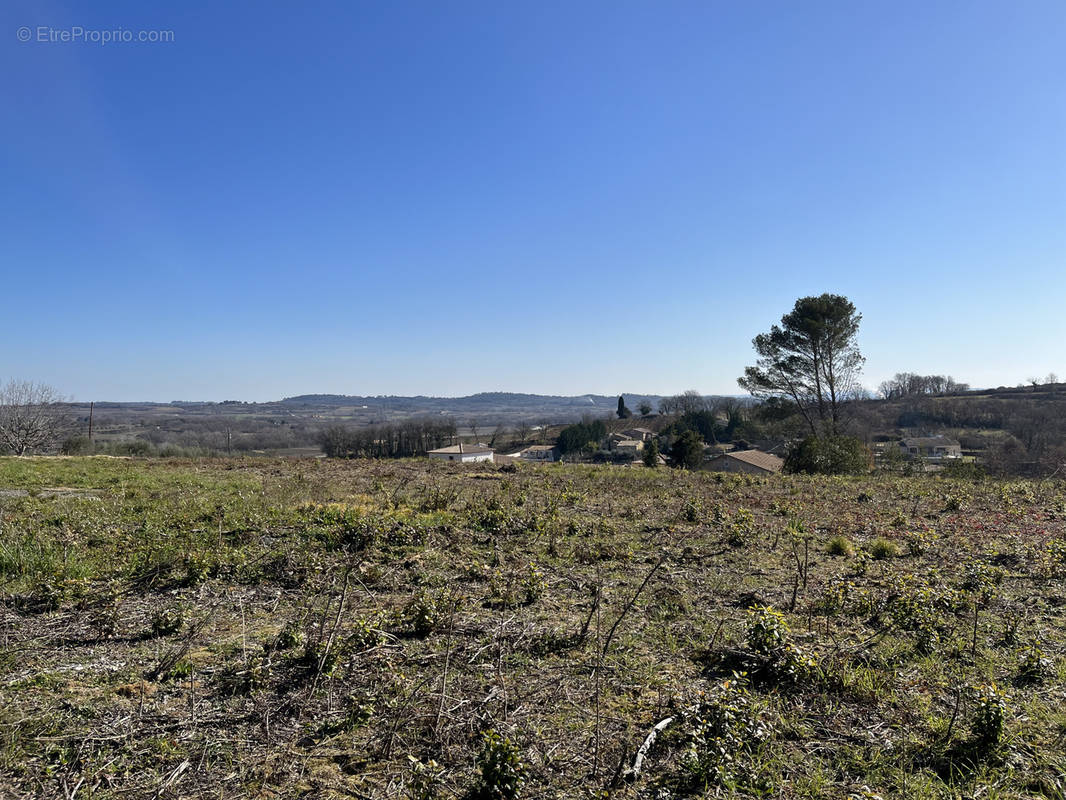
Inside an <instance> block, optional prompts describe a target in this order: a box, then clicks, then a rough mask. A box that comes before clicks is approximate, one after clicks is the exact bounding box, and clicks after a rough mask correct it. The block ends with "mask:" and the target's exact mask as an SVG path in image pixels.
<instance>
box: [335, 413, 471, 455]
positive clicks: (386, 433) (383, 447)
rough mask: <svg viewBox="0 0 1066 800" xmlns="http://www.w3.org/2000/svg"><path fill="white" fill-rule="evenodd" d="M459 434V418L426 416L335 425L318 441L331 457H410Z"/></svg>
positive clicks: (434, 447)
mask: <svg viewBox="0 0 1066 800" xmlns="http://www.w3.org/2000/svg"><path fill="white" fill-rule="evenodd" d="M455 437H456V427H455V420H452V419H431V418H428V419H427V418H423V419H411V420H405V421H403V422H397V423H385V424H381V425H371V426H369V427H365V428H352V427H350V426H347V425H331V426H329V427H327V428H324V429H323V430H322V431H321V433H320V434H319V437H318V443H319V445H320V446H321V447H322V452H323V453H325V454H326V456H327V457H329V458H409V457H411V456H423V455H425V454H426V453H428V452H429V451H430V450H436V449H437V448H439V447H446V446H447V445H449V444H451V443H453V442H454V441H455Z"/></svg>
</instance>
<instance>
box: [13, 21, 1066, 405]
mask: <svg viewBox="0 0 1066 800" xmlns="http://www.w3.org/2000/svg"><path fill="white" fill-rule="evenodd" d="M23 27H25V28H26V29H27V30H26V31H23V30H21V29H22V28H23ZM78 28H81V29H82V30H83V31H84V33H81V34H78V33H77V29H78ZM72 29H73V32H71V31H72ZM93 31H96V32H97V33H95V34H94V33H92V32H93ZM105 31H110V32H115V31H117V32H118V36H123V35H131V36H133V37H134V38H136V37H138V36H140V32H141V31H148V32H155V31H164V32H167V31H169V32H172V33H171V34H165V35H166V36H169V37H170V38H172V41H169V42H154V43H152V42H138V41H132V42H121V41H120V42H111V43H108V44H103V43H100V42H98V41H86V39H88V38H90V37H92V36H95V37H96V38H97V39H99V38H101V37H102V36H103V35H104V34H103V32H105ZM124 31H125V32H127V33H123V32H124ZM65 33H66V34H67V35H69V36H71V37H74V36H78V37H80V38H78V40H77V41H67V42H64V41H61V38H62V37H63V36H64V34H65ZM27 34H29V36H30V40H29V41H20V37H23V38H24V37H25V36H26V35H27ZM112 35H114V34H112ZM149 35H154V34H149ZM42 36H43V38H44V39H45V41H41V38H42ZM50 38H57V39H59V40H57V41H48V39H50ZM0 67H2V70H3V76H4V77H3V81H2V83H0V87H2V88H0V91H2V100H3V102H2V103H0V115H2V116H0V164H2V167H0V187H2V191H0V273H2V275H0V278H2V281H0V298H2V305H0V336H2V339H3V343H4V345H3V347H2V349H0V379H2V378H5V377H8V376H10V377H17V378H26V379H33V380H40V381H44V382H47V383H50V384H52V385H54V386H55V387H57V388H58V389H60V390H61V391H63V392H64V393H66V394H69V395H72V396H73V397H75V398H77V399H81V400H89V399H111V400H133V399H159V400H170V399H191V398H196V399H226V398H235V399H246V400H268V399H276V398H280V397H282V396H285V395H293V394H300V393H305V392H343V393H351V394H435V395H458V394H467V393H471V392H476V391H492V390H503V391H524V392H536V393H556V394H578V393H584V392H602V393H607V394H609V393H613V392H621V391H627V392H649V393H673V392H677V391H680V390H683V389H687V388H695V389H698V390H700V391H703V392H706V393H737V392H738V391H739V389H738V388H737V386H736V378H737V376H738V375H740V374H741V373H742V371H743V367H744V366H745V365H746V364H749V363H752V361H753V357H754V356H753V352H752V349H751V339H752V337H753V336H755V335H756V334H757V333H760V332H762V331H764V330H766V329H768V328H769V326H770V325H771V324H772V323H773V322H775V321H777V320H779V319H780V317H781V315H782V314H783V313H785V312H786V311H788V310H789V308H790V307H791V306H792V304H793V302H794V301H795V299H796V298H797V297H799V296H802V295H807V294H820V293H821V292H825V291H830V292H835V293H839V294H844V295H847V296H848V297H849V298H850V299H851V300H852V301H853V302H854V303H855V304H856V306H857V307H858V308H859V310H860V311H861V312H862V314H863V323H862V327H861V330H860V339H859V342H860V346H861V348H862V350H863V352H864V354H865V355H866V356H867V364H866V370H865V380H864V382H865V383H866V385H868V386H871V387H873V386H876V384H877V383H878V382H879V381H880V380H882V379H884V378H886V377H888V376H889V375H891V374H892V373H894V372H897V371H913V372H923V373H925V372H936V373H950V374H952V375H954V376H955V378H956V379H958V380H963V381H968V382H970V383H972V384H974V385H978V386H986V385H992V386H995V385H1000V384H1006V385H1013V384H1015V383H1018V382H1020V381H1023V380H1025V379H1026V378H1027V377H1029V376H1030V375H1034V376H1037V375H1038V376H1043V375H1046V374H1047V373H1048V372H1050V371H1055V372H1057V373H1059V374H1060V375H1066V352H1064V347H1063V344H1064V341H1066V315H1064V309H1066V3H1063V2H1062V0H1021V1H1016V0H1003V1H1002V2H980V1H976V2H975V0H965V2H962V1H960V2H928V1H927V0H922V2H900V1H899V0H891V1H890V2H889V1H886V2H861V3H857V2H853V1H852V0H841V1H840V2H815V1H813V0H804V2H792V1H791V0H789V1H788V2H786V1H785V0H779V1H777V2H729V3H726V2H708V1H707V0H701V2H659V1H658V0H656V1H655V2H652V1H651V0H647V1H646V2H626V1H625V0H621V1H620V0H610V1H609V2H578V1H575V0H567V2H545V0H536V2H489V1H488V0H486V1H485V2H477V3H471V2H452V1H449V2H430V1H429V0H423V2H400V1H399V0H397V2H391V1H390V2H377V0H375V2H363V3H359V2H337V3H271V2H263V1H262V0H256V1H255V2H225V3H223V2H201V1H200V0H183V2H171V3H156V2H144V0H135V2H128V3H122V2H107V1H106V0H93V1H92V2H89V1H88V0H86V1H85V2H81V3H60V2H55V0H28V1H27V0H14V2H11V0H8V2H5V3H4V4H3V8H2V10H0Z"/></svg>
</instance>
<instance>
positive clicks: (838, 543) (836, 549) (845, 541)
mask: <svg viewBox="0 0 1066 800" xmlns="http://www.w3.org/2000/svg"><path fill="white" fill-rule="evenodd" d="M854 549H855V548H854V546H853V545H852V544H851V540H850V539H849V538H848V537H847V536H842V535H839V534H838V535H837V536H834V537H833V538H831V539H830V540H829V542H828V543H827V544H826V546H825V552H826V553H828V554H829V555H831V556H850V555H851V554H852V552H854Z"/></svg>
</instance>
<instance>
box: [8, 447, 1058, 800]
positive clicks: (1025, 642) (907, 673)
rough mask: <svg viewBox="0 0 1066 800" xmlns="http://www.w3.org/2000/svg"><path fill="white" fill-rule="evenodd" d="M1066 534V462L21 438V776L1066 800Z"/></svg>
mask: <svg viewBox="0 0 1066 800" xmlns="http://www.w3.org/2000/svg"><path fill="white" fill-rule="evenodd" d="M57 490H59V491H57ZM1064 530H1066V485H1064V484H1062V483H1032V482H1030V483H1021V482H1015V483H1005V482H991V481H987V482H980V483H973V482H970V483H964V482H953V481H947V480H939V479H931V478H926V479H899V478H884V479H880V478H870V479H805V478H789V477H782V478H776V479H750V478H746V477H743V476H739V477H738V476H714V475H711V474H684V473H678V472H673V471H667V470H665V469H663V470H643V469H633V470H631V469H621V468H611V467H576V466H575V467H563V466H551V467H540V468H525V467H521V468H518V469H517V470H515V469H514V468H498V467H494V466H492V465H473V466H470V467H459V466H454V465H448V464H438V463H426V462H414V461H407V462H388V463H386V462H348V463H325V462H321V461H311V460H307V461H281V460H277V461H271V460H248V461H239V460H234V461H226V460H219V461H205V462H171V461H135V460H123V459H106V458H85V459H0V592H2V600H3V603H2V605H0V614H2V620H3V636H2V639H0V797H3V798H9V797H10V798H22V797H27V798H28V797H57V798H89V797H92V798H131V797H163V798H178V797H211V798H219V797H222V798H231V797H232V798H238V797H295V796H310V797H366V798H371V797H375V798H376V797H380V798H384V797H397V798H401V797H402V798H417V799H420V800H428V798H433V797H462V796H469V797H473V798H507V797H515V796H520V797H529V798H535V797H545V798H547V797H560V798H564V797H565V798H574V797H578V798H580V797H588V798H592V797H597V798H599V797H607V796H614V797H646V798H657V799H659V800H662V799H663V798H670V797H685V796H740V797H748V796H751V797H782V798H795V797H812V798H813V797H822V798H844V797H849V796H852V797H860V798H872V797H877V796H881V797H884V798H890V797H908V798H914V797H917V798H921V797H944V798H949V797H983V798H1022V797H1025V798H1031V797H1048V798H1062V797H1063V796H1064V794H1063V792H1064V783H1066V779H1064V778H1063V775H1064V772H1066V756H1064V754H1063V737H1064V736H1066V703H1064V695H1063V689H1064V677H1066V669H1064V666H1066V660H1064V658H1063V648H1064V644H1066V631H1064V623H1066V535H1064ZM667 719H670V722H668V723H665V724H664V725H662V726H660V727H661V728H662V733H661V734H660V735H659V737H658V739H657V740H656V741H655V742H654V744H653V745H652V746H651V747H650V748H647V749H646V751H645V754H644V757H643V758H642V759H641V764H640V766H641V769H640V773H639V774H634V773H633V772H632V767H633V765H634V763H635V761H636V760H637V751H638V748H640V747H641V744H642V743H643V742H644V741H645V738H646V737H647V736H648V734H649V732H650V731H651V730H652V728H653V726H656V725H657V724H658V723H660V722H663V721H664V720H667Z"/></svg>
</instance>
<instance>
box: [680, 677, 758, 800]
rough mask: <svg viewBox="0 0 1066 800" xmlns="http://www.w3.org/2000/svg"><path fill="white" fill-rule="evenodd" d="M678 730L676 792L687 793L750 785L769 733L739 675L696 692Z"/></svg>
mask: <svg viewBox="0 0 1066 800" xmlns="http://www.w3.org/2000/svg"><path fill="white" fill-rule="evenodd" d="M680 727H681V730H682V732H683V733H682V735H683V736H684V739H685V746H684V751H683V753H682V755H681V760H680V764H681V770H682V779H681V787H682V788H683V789H684V790H686V791H690V792H691V791H705V790H706V789H709V788H711V787H715V786H729V785H734V784H736V783H745V782H750V781H751V780H752V779H753V778H754V777H755V774H754V773H755V770H754V763H755V759H754V756H755V755H756V754H757V753H758V752H759V751H760V750H761V748H762V747H763V746H764V745H765V743H766V742H767V741H768V740H769V739H770V738H771V737H772V736H773V732H774V728H773V725H772V723H771V721H770V718H769V714H768V713H767V712H766V710H765V709H764V708H763V707H761V706H760V705H759V704H757V703H756V702H755V700H754V699H753V697H752V695H751V692H750V690H749V689H748V686H747V681H746V676H745V675H744V674H743V673H734V676H733V678H732V679H729V680H724V681H722V682H720V683H719V684H718V685H717V686H715V687H714V688H712V689H711V690H710V691H709V692H706V693H701V694H700V696H699V699H698V700H697V701H696V702H695V703H693V704H691V705H690V706H688V707H687V708H685V709H684V710H683V711H682V713H681V726H680Z"/></svg>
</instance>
